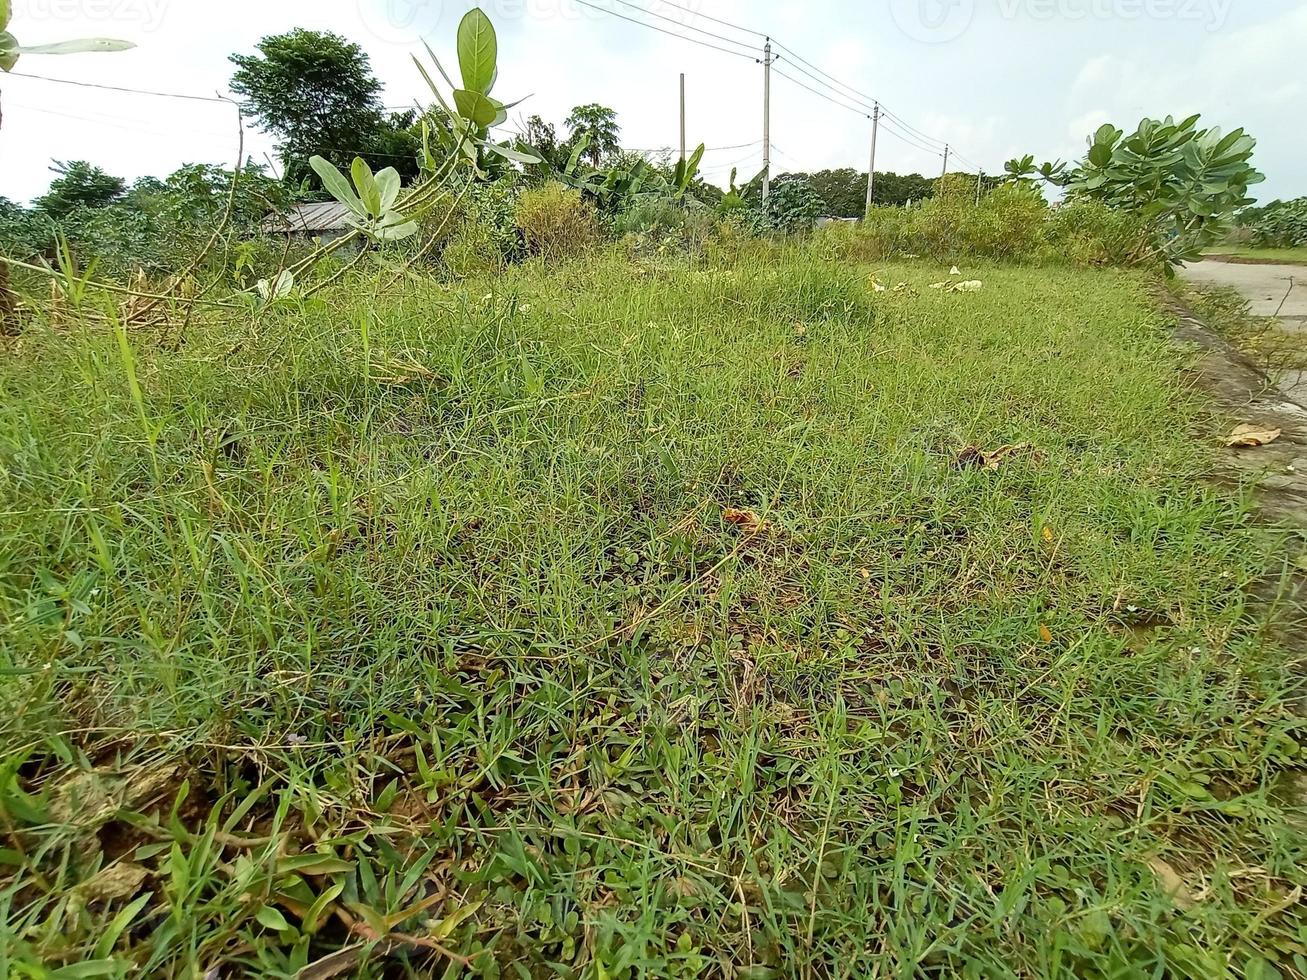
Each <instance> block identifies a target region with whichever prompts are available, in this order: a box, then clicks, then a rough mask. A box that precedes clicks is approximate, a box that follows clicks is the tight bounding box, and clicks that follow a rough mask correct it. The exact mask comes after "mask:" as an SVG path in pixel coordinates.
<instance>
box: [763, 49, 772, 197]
mask: <svg viewBox="0 0 1307 980" xmlns="http://www.w3.org/2000/svg"><path fill="white" fill-rule="evenodd" d="M770 196H771V38H767V45H766V47H764V48H763V49H762V199H763V201H766V200H767V198H768V197H770Z"/></svg>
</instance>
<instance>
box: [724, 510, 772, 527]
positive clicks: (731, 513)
mask: <svg viewBox="0 0 1307 980" xmlns="http://www.w3.org/2000/svg"><path fill="white" fill-rule="evenodd" d="M722 520H724V521H725V522H726V523H727V524H732V525H734V526H735V527H738V528H740V529H741V530H743V531H746V532H748V533H749V534H761V533H762V532H763V531H765V530H767V522H766V521H764V520H763V519H762V518H761V517H759V516H758V515H757V514H755V513H754V512H753V511H751V510H736V509H735V508H734V507H727V508H726V509H725V510H724V511H722Z"/></svg>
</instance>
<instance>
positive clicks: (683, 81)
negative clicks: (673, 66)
mask: <svg viewBox="0 0 1307 980" xmlns="http://www.w3.org/2000/svg"><path fill="white" fill-rule="evenodd" d="M681 159H682V160H684V159H685V72H681Z"/></svg>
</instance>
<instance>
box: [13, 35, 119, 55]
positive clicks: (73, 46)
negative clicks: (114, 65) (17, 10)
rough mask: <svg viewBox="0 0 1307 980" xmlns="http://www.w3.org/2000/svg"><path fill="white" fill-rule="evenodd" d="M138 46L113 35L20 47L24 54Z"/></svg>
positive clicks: (76, 51)
mask: <svg viewBox="0 0 1307 980" xmlns="http://www.w3.org/2000/svg"><path fill="white" fill-rule="evenodd" d="M134 47H136V45H135V44H133V43H132V42H131V41H119V40H116V39H114V38H111V37H84V38H79V39H77V40H75V41H56V42H55V43H54V44H33V45H31V46H22V47H19V49H18V50H19V51H20V52H21V53H22V54H91V53H95V52H110V51H130V50H131V49H132V48H134Z"/></svg>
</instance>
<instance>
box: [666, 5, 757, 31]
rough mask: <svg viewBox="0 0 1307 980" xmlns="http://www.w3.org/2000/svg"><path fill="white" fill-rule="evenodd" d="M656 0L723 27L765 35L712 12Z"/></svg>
mask: <svg viewBox="0 0 1307 980" xmlns="http://www.w3.org/2000/svg"><path fill="white" fill-rule="evenodd" d="M657 2H659V3H661V4H664V5H665V6H668V7H675V8H676V9H677V10H683V11H685V12H686V13H687V14H693V15H694V16H695V17H702V18H703V19H704V20H710V21H712V22H713V23H714V24H721V25H722V26H723V27H729V28H732V29H733V30H737V31H743V32H744V33H745V34H752V35H753V36H754V37H761V38H765V37H767V35H766V34H764V33H763V32H762V31H755V30H754V29H753V28H752V27H743V26H741V25H740V24H732V23H731V22H730V21H729V20H722V19H721V18H720V17H714V16H712V14H704V13H700V12H699V11H697V10H695V9H694V8H692V7H685V6H682V5H681V4H679V3H673V2H672V0H657Z"/></svg>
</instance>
